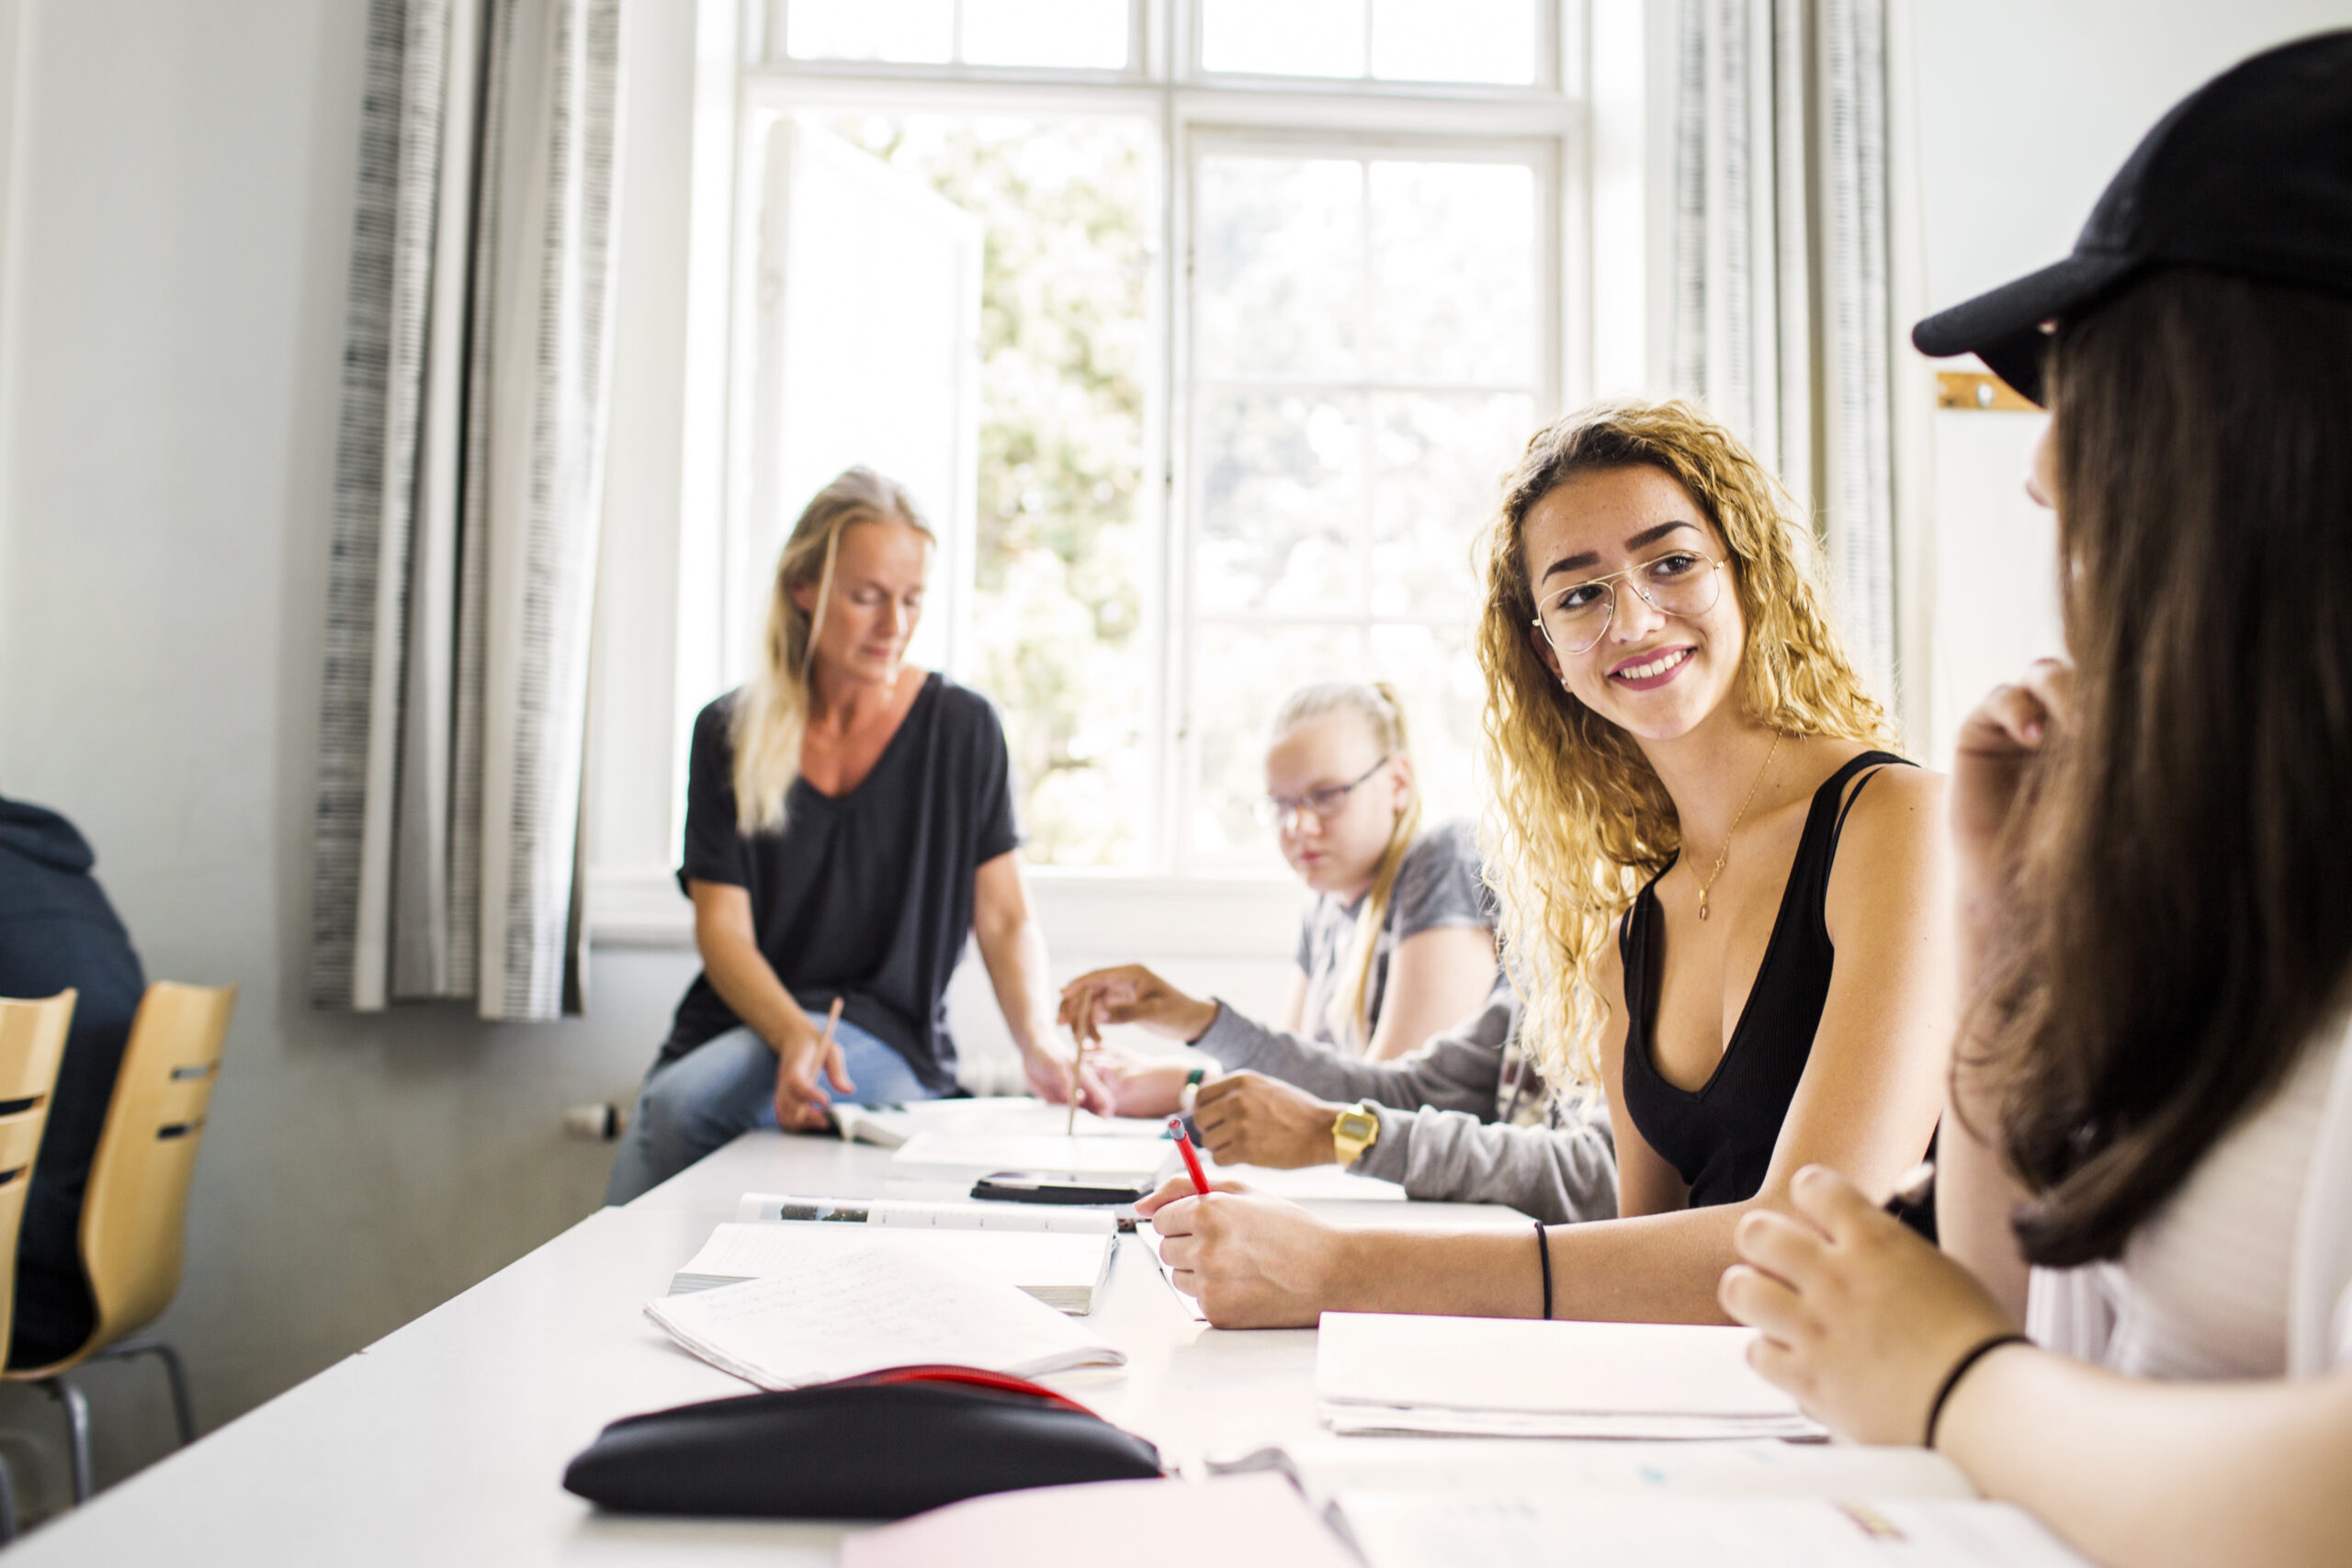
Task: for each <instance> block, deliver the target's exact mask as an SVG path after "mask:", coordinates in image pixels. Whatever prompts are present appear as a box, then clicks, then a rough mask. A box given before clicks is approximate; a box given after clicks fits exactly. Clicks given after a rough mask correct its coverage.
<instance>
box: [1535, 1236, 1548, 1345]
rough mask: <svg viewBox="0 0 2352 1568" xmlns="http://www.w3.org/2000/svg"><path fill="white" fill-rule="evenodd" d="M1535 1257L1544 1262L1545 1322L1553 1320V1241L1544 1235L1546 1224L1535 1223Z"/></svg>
mask: <svg viewBox="0 0 2352 1568" xmlns="http://www.w3.org/2000/svg"><path fill="white" fill-rule="evenodd" d="M1535 1256H1536V1257H1538V1258H1542V1259H1543V1260H1544V1321H1545V1322H1546V1323H1549V1322H1550V1321H1551V1320H1552V1241H1551V1238H1550V1237H1549V1236H1547V1235H1544V1222H1543V1221H1542V1220H1538V1221H1536V1222H1535Z"/></svg>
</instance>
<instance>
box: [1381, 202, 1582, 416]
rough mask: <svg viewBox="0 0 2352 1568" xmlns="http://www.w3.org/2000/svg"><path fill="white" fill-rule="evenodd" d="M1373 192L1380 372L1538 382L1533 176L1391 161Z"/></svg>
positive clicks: (1413, 377) (1492, 383)
mask: <svg viewBox="0 0 2352 1568" xmlns="http://www.w3.org/2000/svg"><path fill="white" fill-rule="evenodd" d="M1371 189H1372V222H1371V232H1372V272H1373V278H1374V282H1373V309H1372V310H1371V311H1370V312H1369V314H1370V316H1371V319H1372V321H1373V328H1372V333H1373V337H1372V365H1373V374H1374V376H1376V377H1381V378H1394V379H1399V380H1415V381H1441V382H1453V383H1456V384H1459V383H1463V382H1469V383H1472V384H1477V385H1487V386H1495V385H1501V386H1507V387H1532V386H1534V385H1535V381H1536V374H1537V369H1538V367H1539V364H1540V361H1539V359H1538V358H1537V355H1536V350H1537V347H1538V339H1539V336H1540V333H1541V332H1542V322H1543V318H1542V315H1541V313H1540V312H1539V311H1538V310H1537V309H1536V292H1535V272H1536V250H1535V174H1534V171H1533V170H1532V169H1531V168H1529V167H1528V166H1527V165H1526V164H1408V163H1397V162H1386V161H1384V162H1381V163H1376V164H1373V165H1372V177H1371Z"/></svg>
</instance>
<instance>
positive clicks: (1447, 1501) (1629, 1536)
mask: <svg viewBox="0 0 2352 1568" xmlns="http://www.w3.org/2000/svg"><path fill="white" fill-rule="evenodd" d="M1333 1517H1334V1522H1335V1523H1336V1524H1337V1525H1338V1526H1339V1527H1340V1529H1341V1530H1342V1531H1343V1532H1344V1533H1345V1534H1347V1535H1348V1536H1349V1537H1350V1539H1351V1540H1353V1541H1354V1543H1355V1546H1356V1550H1357V1551H1359V1552H1360V1553H1362V1555H1363V1560H1364V1562H1366V1563H1367V1564H1369V1568H1439V1565H1441V1564H1442V1565H1443V1568H1454V1565H1455V1564H1457V1563H1463V1562H1476V1563H1479V1564H1482V1565H1483V1568H1898V1565H1900V1568H2089V1564H2088V1563H2086V1562H2085V1561H2084V1559H2082V1558H2081V1557H2079V1556H2077V1555H2075V1553H2074V1552H2073V1551H2069V1550H2068V1549H2067V1548H2066V1547H2065V1546H2064V1544H2062V1543H2061V1542H2060V1541H2059V1540H2057V1539H2056V1538H2055V1537H2053V1536H2052V1535H2051V1534H2050V1532H2049V1531H2048V1530H2046V1529H2043V1528H2042V1527H2041V1525H2039V1524H2037V1523H2035V1522H2034V1520H2033V1518H2032V1517H2030V1515H2028V1514H2026V1513H2024V1512H2022V1511H2021V1510H2019V1509H2017V1508H2013V1507H2010V1506H2008V1505H2007V1504H2005V1503H1959V1502H1948V1501H1942V1500H1927V1499H1897V1498H1872V1499H1869V1500H1844V1501H1840V1500H1836V1499H1831V1498H1824V1497H1644V1496H1623V1495H1609V1494H1606V1493H1602V1494H1589V1493H1588V1494H1584V1495H1576V1496H1561V1495H1555V1494H1553V1493H1550V1492H1549V1491H1548V1490H1546V1491H1529V1492H1523V1493H1517V1494H1508V1495H1507V1494H1501V1493H1483V1494H1482V1493H1477V1492H1469V1493H1464V1492H1452V1493H1442V1494H1441V1493H1415V1494H1408V1495H1399V1494H1397V1493H1393V1492H1380V1493H1371V1492H1365V1493H1354V1494H1351V1495H1347V1496H1344V1497H1342V1498H1341V1499H1340V1502H1339V1504H1338V1506H1337V1507H1336V1508H1335V1509H1334V1511H1333Z"/></svg>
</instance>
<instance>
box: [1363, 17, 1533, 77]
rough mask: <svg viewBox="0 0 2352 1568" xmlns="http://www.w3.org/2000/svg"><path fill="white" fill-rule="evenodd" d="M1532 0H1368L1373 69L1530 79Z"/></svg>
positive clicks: (1407, 73)
mask: <svg viewBox="0 0 2352 1568" xmlns="http://www.w3.org/2000/svg"><path fill="white" fill-rule="evenodd" d="M1535 44H1536V37H1535V0H1372V73H1373V74H1374V76H1381V77H1385V78H1387V79H1389V80H1391V81H1398V82H1513V83H1532V82H1533V81H1534V80H1535V79H1536V74H1537V73H1536V69H1535V64H1536V61H1535Z"/></svg>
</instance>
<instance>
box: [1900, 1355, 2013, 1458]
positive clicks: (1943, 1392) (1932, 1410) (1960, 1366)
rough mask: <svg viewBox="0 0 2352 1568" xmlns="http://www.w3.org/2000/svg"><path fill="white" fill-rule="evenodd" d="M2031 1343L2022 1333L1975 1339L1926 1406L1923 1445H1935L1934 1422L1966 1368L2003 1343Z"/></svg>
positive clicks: (1939, 1416)
mask: <svg viewBox="0 0 2352 1568" xmlns="http://www.w3.org/2000/svg"><path fill="white" fill-rule="evenodd" d="M2032 1343H2033V1341H2032V1340H2030V1339H2029V1338H2027V1337H2025V1336H2024V1335H2022V1334H1996V1335H1994V1336H1993V1337H1991V1338H1990V1339H1982V1340H1979V1341H1977V1343H1976V1344H1975V1345H1974V1346H1973V1347H1971V1348H1970V1349H1969V1351H1968V1354H1966V1355H1964V1356H1962V1358H1961V1359H1959V1360H1957V1361H1955V1362H1953V1363H1952V1369H1951V1371H1948V1372H1946V1373H1945V1374H1944V1382H1943V1386H1942V1387H1941V1388H1939V1389H1938V1390H1936V1400H1935V1403H1934V1404H1930V1405H1928V1435H1927V1438H1926V1440H1925V1445H1924V1446H1926V1447H1928V1448H1931V1449H1932V1448H1934V1447H1935V1446H1936V1423H1937V1422H1939V1421H1940V1420H1942V1419H1943V1418H1944V1402H1945V1401H1947V1400H1949V1399H1950V1398H1951V1392H1952V1390H1954V1389H1956V1388H1958V1387H1959V1386H1960V1380H1961V1379H1962V1378H1964V1377H1966V1376H1967V1375H1968V1370H1969V1369H1970V1368H1971V1367H1973V1366H1974V1365H1976V1363H1977V1362H1979V1361H1981V1360H1983V1359H1985V1357H1987V1356H1989V1355H1991V1354H1992V1353H1993V1352H1994V1351H1996V1350H1997V1349H1999V1348H2001V1347H2002V1346H2004V1345H2030V1344H2032Z"/></svg>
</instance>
